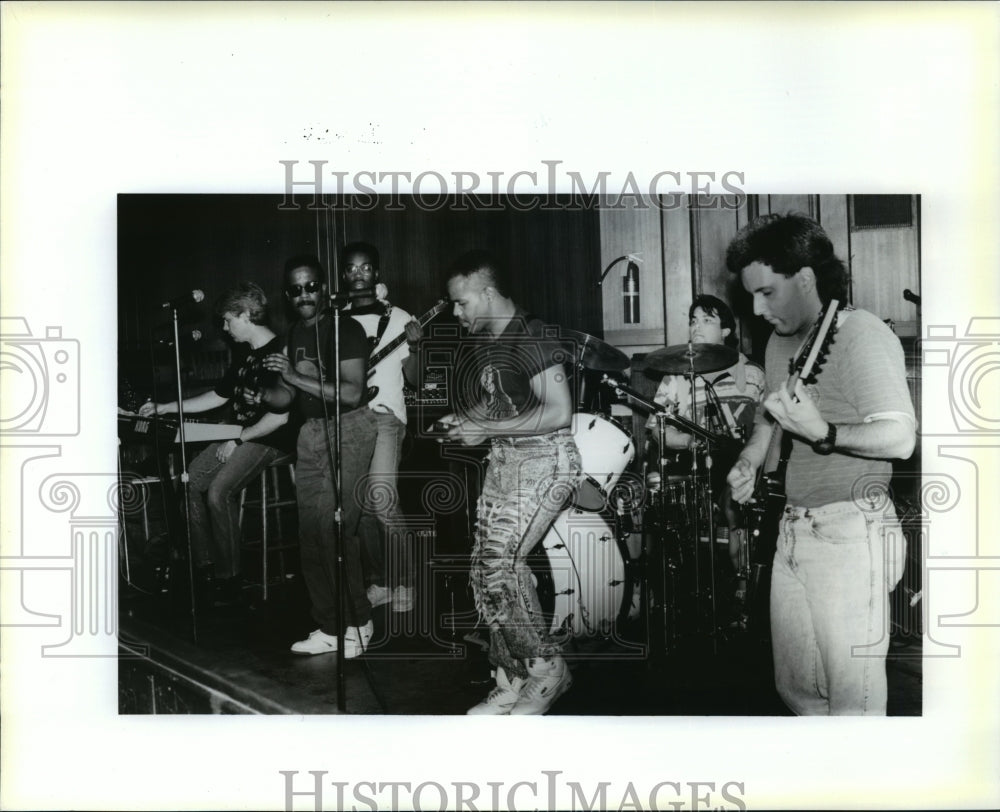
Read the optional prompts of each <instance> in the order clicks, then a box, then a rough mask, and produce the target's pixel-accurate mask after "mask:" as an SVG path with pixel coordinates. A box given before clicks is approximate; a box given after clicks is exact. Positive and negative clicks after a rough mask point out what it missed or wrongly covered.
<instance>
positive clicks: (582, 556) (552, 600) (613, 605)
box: [529, 508, 631, 637]
mask: <svg viewBox="0 0 1000 812" xmlns="http://www.w3.org/2000/svg"><path fill="white" fill-rule="evenodd" d="M541 547H542V548H543V551H544V556H542V555H540V554H539V553H538V552H537V551H538V548H537V547H536V548H535V550H536V552H535V553H533V554H532V555H531V556H529V565H531V567H532V570H533V571H534V575H535V579H536V581H537V585H538V599H539V602H540V603H541V605H542V611H543V612H544V613H545V614H546V616H549V615H551V616H552V622H551V625H550V631H551V632H552V633H556V632H559V631H560V630H562V631H563V632H565V633H569V634H570V635H572V636H574V637H582V636H588V635H597V634H608V633H609V632H610V631H611V626H612V624H613V623H614V621H615V620H616V619H617V618H618V616H619V615H620V614H621V612H622V609H623V603H624V600H625V562H624V560H623V558H622V554H621V551H620V550H619V547H618V542H617V540H616V539H615V534H614V533H613V532H612V530H611V528H610V527H608V525H607V523H606V522H605V521H604V520H603V519H602V518H601V517H600V515H598V514H595V513H586V512H584V511H581V510H577V509H574V508H570V509H568V510H564V511H563V512H562V513H560V514H559V516H558V518H557V519H556V520H555V521H554V522H553V523H552V527H551V528H549V532H548V533H547V534H546V536H545V538H543V539H542V541H541ZM629 597H631V596H629Z"/></svg>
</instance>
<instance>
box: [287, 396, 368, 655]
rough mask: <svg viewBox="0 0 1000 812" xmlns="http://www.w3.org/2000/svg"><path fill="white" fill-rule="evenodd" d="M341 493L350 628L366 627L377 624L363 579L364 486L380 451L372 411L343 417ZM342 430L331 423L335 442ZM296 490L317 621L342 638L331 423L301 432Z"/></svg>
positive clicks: (309, 425)
mask: <svg viewBox="0 0 1000 812" xmlns="http://www.w3.org/2000/svg"><path fill="white" fill-rule="evenodd" d="M341 430H342V434H341V438H342V440H341V448H340V452H341V457H340V464H341V477H342V479H341V483H342V484H341V489H342V492H343V494H344V506H343V508H344V509H343V514H342V522H343V525H342V531H343V532H342V539H343V548H344V549H343V556H344V570H345V574H344V580H345V583H344V585H343V586H344V588H345V589H346V590H347V594H346V601H345V605H346V607H347V612H346V613H347V617H346V624H344V625H347V626H363V625H364V624H366V623H367V622H368V621H369V620H370V619H371V606H370V605H369V603H368V597H367V596H366V595H365V588H364V580H363V578H362V576H361V544H360V542H359V541H358V536H357V531H358V520H359V519H360V518H361V499H362V497H363V496H364V494H363V493H362V492H361V488H360V487H359V484H361V479H362V477H364V475H365V474H366V473H367V472H368V466H369V464H370V463H371V458H372V449H373V448H374V446H375V417H374V415H372V413H371V412H370V411H368V409H363V408H362V409H355V410H353V411H351V412H348V413H347V414H344V415H342V416H341ZM335 431H336V425H335V423H334V421H330V437H331V438H332V437H333V436H334V433H335ZM295 490H296V492H297V498H298V508H299V547H300V551H301V557H302V578H303V580H305V582H306V589H308V591H309V600H310V602H311V604H312V616H313V619H314V620H315V621H316V622H317V623H318V624H319V627H320V629H322V630H323V632H325V633H326V634H331V635H339V634H340V629H338V628H337V625H338V624H337V590H336V588H335V583H336V582H335V580H334V578H335V573H336V571H337V551H336V545H335V543H334V518H335V512H336V508H337V498H336V493H335V492H334V487H333V477H332V475H331V472H330V453H329V452H328V451H327V432H326V421H324V420H322V419H310V420H307V421H306V422H305V423H304V424H303V425H302V428H301V429H300V430H299V440H298V462H297V463H296V465H295Z"/></svg>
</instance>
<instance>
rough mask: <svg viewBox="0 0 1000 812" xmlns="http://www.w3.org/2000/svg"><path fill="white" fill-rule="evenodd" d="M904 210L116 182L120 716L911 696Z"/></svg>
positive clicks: (784, 710)
mask: <svg viewBox="0 0 1000 812" xmlns="http://www.w3.org/2000/svg"><path fill="white" fill-rule="evenodd" d="M295 169H296V167H294V166H289V172H290V173H291V172H292V171H293V170H295ZM290 177H291V175H290ZM919 217H920V199H919V196H917V195H808V194H803V195H740V196H737V195H729V196H715V197H709V196H702V197H694V196H688V195H685V196H681V195H678V196H664V197H658V198H633V199H628V198H626V197H623V196H617V197H610V196H607V195H605V196H604V197H601V198H598V197H595V196H587V195H581V194H577V195H564V196H546V197H535V198H531V199H528V198H526V197H524V196H520V197H518V198H517V199H516V200H514V201H510V200H507V199H490V198H489V197H484V196H477V195H468V196H463V197H446V198H442V197H440V196H434V197H430V196H407V197H403V198H399V197H397V198H395V199H391V198H386V199H380V198H375V197H373V198H370V199H362V198H335V197H332V196H330V197H327V196H324V195H302V194H299V195H292V196H289V197H282V196H267V195H262V196H246V195H232V196H225V195H207V196H191V195H164V196H148V195H122V196H121V197H119V200H118V240H119V266H118V292H119V304H118V318H119V323H118V336H119V347H118V357H119V364H118V376H119V399H120V402H119V418H118V425H119V440H120V451H121V454H122V466H121V471H122V474H121V476H122V488H123V491H124V492H123V497H122V499H121V504H122V505H123V511H122V534H121V539H120V544H121V549H120V552H119V558H120V561H121V562H122V564H123V568H122V571H121V576H122V581H121V583H120V587H119V628H120V630H121V636H122V645H123V646H124V647H125V649H126V651H129V652H130V653H132V654H134V655H135V656H134V657H130V658H127V659H123V660H121V661H120V669H121V670H120V677H119V678H120V684H119V688H120V711H121V712H123V713H212V712H216V713H217V712H228V713H236V712H247V713H249V712H255V713H301V714H311V713H338V712H340V713H343V712H348V713H385V714H461V713H466V714H490V715H506V714H508V713H511V714H515V715H520V714H525V715H543V714H550V713H551V714H573V715H612V716H619V715H641V716H646V715H661V714H668V715H685V716H686V715H724V716H728V715H736V716H741V715H748V716H758V715H782V714H791V713H804V714H817V713H818V714H822V715H839V714H858V715H867V714H875V715H880V714H881V715H885V714H886V713H892V714H894V715H904V716H905V715H919V714H920V713H921V709H922V703H921V699H922V690H921V688H922V685H921V671H920V659H921V658H920V649H921V628H920V613H919V612H918V611H916V610H915V609H914V607H915V606H916V605H917V603H918V602H919V600H920V595H921V584H920V576H921V572H920V569H921V568H920V561H921V554H920V544H921V538H920V528H919V522H916V523H915V520H916V519H918V517H919V510H918V509H917V508H916V503H917V500H918V498H919V491H920V480H919V471H920V465H919V454H918V452H917V450H916V443H915V427H916V425H917V422H918V414H917V411H916V406H917V405H918V404H919V387H920V379H919V365H918V364H916V363H915V361H914V354H915V337H916V336H917V335H918V334H919V332H920V329H919V314H920V304H921V299H920V292H919V291H920V256H919V245H920V221H919ZM838 249H839V250H838ZM842 257H847V258H848V259H849V261H845V260H844V259H842ZM755 263H757V265H755ZM758 266H761V267H766V268H767V269H768V270H767V272H766V273H761V272H760V271H758ZM793 266H794V267H793ZM803 267H806V268H809V269H810V270H809V271H807V272H806V273H807V274H808V273H811V274H812V275H813V276H814V277H815V281H812V282H810V284H809V296H808V298H807V299H806V301H804V302H802V303H799V301H798V299H797V298H794V297H790V296H789V295H788V294H785V293H784V291H783V289H782V286H783V285H789V284H796V285H798V284H801V283H800V282H799V280H800V278H801V277H800V276H799V273H800V269H801V268H803ZM774 268H778V269H779V270H777V271H775V270H774ZM785 280H792V281H791V282H786V281H785ZM178 291H188V292H182V293H181V294H180V296H177V297H174V298H171V297H172V295H173V294H176V293H177V292H178ZM792 292H794V293H795V297H797V296H798V295H799V294H798V293H797V292H795V291H792ZM831 302H832V303H831ZM333 311H336V312H333ZM827 313H829V314H830V316H831V319H832V320H826V321H825V320H824V315H825V314H827ZM335 319H336V320H337V321H338V322H339V323H340V327H339V330H340V332H339V333H334V331H333V327H332V325H333V322H334V320H335ZM852 321H857V322H862V323H863V324H864V328H863V329H858V330H857V334H856V335H857V337H856V338H854V337H851V336H852V335H853V331H851V332H847V327H846V325H847V324H852ZM355 323H356V325H357V327H360V330H359V329H356V327H355ZM320 326H321V333H322V334H323V335H324V336H325V337H324V338H321V339H320V340H321V341H323V342H329V347H328V348H327V345H326V344H323V345H321V346H324V352H327V351H329V352H330V353H331V354H330V356H329V357H330V359H332V358H334V357H336V358H339V359H340V360H339V365H338V370H339V373H340V376H339V379H338V376H336V375H335V374H334V367H333V366H332V364H333V361H332V360H328V359H326V358H325V357H324V359H323V361H322V362H319V363H317V360H316V359H317V356H316V352H315V348H316V346H317V345H316V342H315V339H314V337H313V335H312V333H311V330H312V329H314V328H317V327H320ZM348 328H350V329H351V330H352V331H353V333H354V334H356V335H353V336H352V334H351V333H349V332H348ZM821 328H822V332H821ZM856 329H857V328H856ZM772 332H774V333H776V335H777V336H778V337H777V338H775V339H773V340H774V341H775V342H779V341H780V342H781V345H782V347H783V349H782V350H780V351H775V352H773V354H772V356H771V359H772V360H771V365H772V366H774V367H776V368H777V369H776V370H772V371H771V373H770V375H768V376H767V380H765V373H766V372H767V371H768V363H767V359H768V356H767V354H766V347H767V345H768V341H769V338H770V334H771V333H772ZM362 333H364V335H362ZM845 333H846V335H845ZM333 335H340V336H341V341H340V343H339V344H337V345H335V344H334V342H333V339H332V336H333ZM672 336H676V339H672V338H671V337H672ZM838 339H839V340H838ZM310 342H312V343H311V344H310ZM241 345H243V346H242V347H241ZM307 345H308V346H307ZM854 347H857V348H859V349H858V353H859V356H861V357H863V358H864V359H865V360H861V359H860V358H859V360H854V359H853V356H851V355H849V354H848V353H849V352H853V351H854V349H853V348H854ZM862 347H864V348H865V351H864V352H863V353H862V352H860V348H862ZM848 348H851V349H848ZM241 350H242V351H241ZM334 353H337V354H336V355H334ZM272 356H279V357H278V358H274V357H272ZM280 356H283V357H284V359H287V360H284V359H283V358H281V357H280ZM868 358H871V359H873V360H871V361H870V362H869V361H868V360H867V359H868ZM309 359H312V360H311V361H310V360H309ZM352 362H353V363H354V364H356V365H357V367H358V370H357V371H356V370H354V369H352V367H351V364H352ZM302 364H305V365H307V367H306V368H305V369H306V371H305V372H303V371H302V370H301V369H300V366H301V365H302ZM827 365H829V368H830V369H834V370H837V372H836V373H835V375H837V376H838V377H837V380H838V381H841V383H840V384H839V386H840V388H839V389H834V388H832V387H831V389H830V390H828V391H826V392H824V389H823V388H820V389H816V388H815V387H818V386H819V382H820V381H821V380H822V379H823V377H824V372H825V369H824V367H826V366H827ZM793 366H794V369H792V367H793ZM392 367H394V368H392ZM383 370H385V372H383ZM321 371H322V372H323V373H324V374H325V375H326V376H327V378H328V380H327V381H326V382H325V383H324V384H323V388H324V391H328V392H329V393H330V394H328V395H327V396H326V412H324V410H323V403H322V402H321V401H320V399H319V398H318V397H315V396H314V395H312V391H319V390H318V389H317V390H312V391H311V390H310V388H309V386H310V384H309V383H307V382H305V381H302V380H300V379H299V378H298V377H297V375H306V376H307V377H309V378H311V379H312V380H313V381H314V383H312V384H311V385H312V386H313V387H319V386H320V382H319V374H320V372H321ZM310 372H311V375H310ZM352 375H355V377H352ZM362 375H363V376H364V377H362ZM831 377H832V376H831ZM800 380H801V383H797V382H798V381H800ZM774 381H777V383H775V382H774ZM178 382H179V383H180V395H178V389H177V385H178ZM862 382H864V383H863V384H862ZM692 384H693V386H694V390H692ZM797 386H804V387H813V388H812V389H806V390H805V391H807V392H812V393H813V394H810V395H809V397H810V399H812V400H814V401H817V402H819V403H823V404H825V403H830V406H829V408H831V409H834V408H836V409H839V410H840V411H839V412H833V413H831V415H830V416H828V417H822V416H819V417H816V416H812V415H810V419H812V420H813V421H814V422H815V426H814V425H811V424H809V425H807V427H806V428H799V426H798V424H791V425H789V426H782V425H781V424H780V423H779V422H778V421H777V418H776V417H774V416H773V415H774V414H775V412H777V411H779V410H780V408H781V407H780V406H779V405H778V403H779V402H780V400H775V401H773V402H772V403H771V404H770V405H769V406H767V405H765V403H767V397H768V396H770V395H772V394H773V395H774V396H775V398H778V399H780V394H779V393H780V392H781V391H782V390H783V389H784V390H785V391H786V394H787V395H788V396H790V397H791V398H792V399H793V401H794V398H795V396H796V392H797V391H798V390H797ZM692 391H694V392H695V393H696V394H695V396H694V398H692V395H691V393H692ZM876 393H877V394H876ZM692 400H693V401H694V402H695V404H696V408H695V410H694V412H692V409H691V403H692ZM834 403H836V404H837V406H836V407H834V406H833V404H834ZM337 405H339V407H340V409H339V412H338V410H337V409H336V406H337ZM833 414H838V415H842V416H840V417H838V418H837V419H838V420H841V421H843V422H842V424H841V426H838V427H837V428H833V429H830V428H828V426H829V425H830V424H834V425H836V423H835V420H834V418H833V416H832V415H833ZM820 415H822V410H820ZM856 415H860V416H861V417H862V418H863V419H862V420H858V421H857V424H864V423H868V424H869V425H871V426H872V428H873V429H878V431H877V434H878V435H879V438H878V439H871V440H867V439H866V440H860V441H855V442H857V443H858V445H857V446H856V447H854V448H852V446H851V445H850V443H851V441H850V440H846V441H845V440H844V438H843V435H844V434H848V435H849V434H850V432H852V431H861V432H864V431H866V429H864V428H857V429H855V428H844V427H843V425H844V424H847V425H851V424H852V422H851V421H852V419H855V416H856ZM798 419H800V420H801V419H803V418H798ZM883 421H887V422H884V424H883ZM338 426H339V432H338ZM182 428H183V431H182V430H181V429H182ZM795 429H798V432H797V431H795ZM780 430H787V431H788V432H789V433H790V435H791V439H792V440H794V442H793V443H792V444H791V447H790V450H789V451H787V452H785V453H786V455H787V456H782V454H780V453H775V454H774V455H773V459H769V458H765V457H764V456H763V454H764V452H766V451H767V447H768V445H769V442H768V441H769V440H770V438H769V437H768V438H765V439H764V440H762V439H761V438H760V433H761V432H764V433H767V434H772V433H773V434H777V433H778V431H780ZM803 431H804V432H806V434H805V435H804V436H803V435H802V434H801V433H799V432H803ZM835 432H839V433H840V435H841V439H840V440H839V441H838V442H839V443H840V445H838V444H837V442H835V443H833V444H832V446H831V447H827V446H826V445H824V444H825V443H826V441H827V436H828V434H831V433H835ZM883 434H884V437H883V436H882V435H883ZM182 441H183V448H181V442H182ZM780 442H781V441H780V439H779V440H775V441H771V444H773V446H774V449H775V452H776V451H777V450H778V449H779V447H780ZM869 442H870V443H871V445H869V444H868V443H869ZM757 444H759V445H760V448H761V449H762V452H761V454H762V456H760V458H759V459H758V457H756V456H755V455H754V454H755V452H754V448H755V446H756V445H757ZM519 450H520V454H518V451H519ZM557 452H558V453H557ZM515 455H517V456H515ZM553 455H555V456H553ZM560 455H564V456H565V459H562V458H561V456H560ZM508 456H512V457H513V460H508V459H507V457H508ZM841 457H846V459H844V460H841V459H840V458H841ZM782 459H784V463H783V464H782V462H781V461H782ZM307 460H308V461H307ZM514 460H516V462H515V461H514ZM744 460H745V461H746V463H747V464H748V465H753V468H754V469H756V472H754V477H753V479H754V480H756V481H754V482H752V483H751V485H750V491H751V492H752V494H753V495H751V496H747V495H746V494H742V493H739V492H738V491H737V488H738V487H740V485H741V484H742V483H740V482H739V481H736V480H735V477H736V476H737V474H736V473H733V471H734V469H735V470H737V471H738V470H739V466H741V465H742V463H743V461H744ZM800 460H801V462H800ZM543 463H544V465H545V466H548V467H545V468H544V469H543V470H541V471H539V470H537V469H538V467H539V466H540V465H543ZM838 464H839V467H843V468H844V472H843V474H841V475H836V474H834V471H835V470H836V468H837V467H838ZM310 466H318V467H319V470H316V471H312V470H310ZM331 471H332V472H334V474H331V473H330V472H331ZM757 473H759V476H757ZM837 479H839V480H840V481H839V482H837V484H836V485H834V482H835V481H836V480H837ZM303 480H305V485H306V489H307V496H305V497H302V496H300V495H299V491H300V490H301V488H302V486H303ZM734 482H735V487H734ZM185 483H186V485H185ZM789 489H791V491H792V493H793V496H792V497H791V498H790V499H789V498H787V492H788V490H789ZM796 491H798V493H797V494H796ZM338 504H343V505H344V508H343V511H342V515H341V516H339V517H338V515H337V511H336V507H337V505H338ZM851 505H854V506H855V508H856V511H855V512H854V513H850V512H849V513H848V515H850V516H854V518H851V519H848V518H843V519H842V521H843V523H844V524H845V525H846V528H841V529H831V527H830V525H827V527H826V528H823V526H822V516H823V515H824V513H826V514H828V515H831V516H832V515H835V514H836V513H838V512H844V511H846V510H847V509H848V508H849V507H850V506H851ZM831 506H832V507H831ZM799 513H801V518H802V520H803V521H802V522H801V524H800V525H799V527H798V528H797V529H796V528H795V523H797V522H798V519H799ZM900 516H901V517H902V518H900ZM782 517H785V519H784V523H783V524H782V527H781V528H780V529H781V533H780V534H779V523H780V521H781V519H782ZM816 517H819V518H816ZM793 519H794V520H795V522H793ZM817 525H818V527H817ZM852 525H853V527H852ZM807 528H808V530H807ZM859 531H860V532H859ZM807 532H808V533H809V534H815V535H816V539H814V540H813V544H818V549H819V550H822V549H823V548H824V547H828V545H834V546H833V547H832V548H831V547H828V549H834V550H836V553H835V555H836V556H838V559H836V560H831V561H826V560H823V559H822V558H821V559H820V561H819V562H817V564H816V566H817V572H823V573H826V572H829V573H830V575H829V578H830V579H831V580H829V581H821V580H819V576H818V575H817V574H813V575H812V577H810V576H809V575H808V574H807V572H802V571H800V568H801V569H803V570H804V569H805V567H807V566H808V561H809V559H808V557H806V555H805V550H806V548H805V547H804V546H803V544H802V542H803V537H806V538H809V536H806V533H807ZM852 533H853V534H854V536H852V535H851V534H852ZM710 539H711V543H710V542H709V540H710ZM779 539H780V541H779ZM834 540H835V541H834ZM848 545H850V547H848ZM779 546H780V547H781V549H782V550H783V554H784V555H785V566H784V567H783V568H782V569H781V577H783V578H786V579H787V582H782V583H783V586H782V591H781V593H779V592H778V590H773V591H774V593H775V594H774V596H773V597H772V584H773V581H772V575H773V574H774V570H775V566H774V562H775V551H776V549H778V548H779ZM846 549H854V550H855V551H856V553H857V554H858V558H859V560H858V561H850V560H849V559H844V560H840V558H839V557H840V556H842V555H843V552H844V551H845V550H846ZM341 558H342V559H343V563H344V566H343V569H339V568H338V561H339V560H340V559H341ZM838 568H839V570H840V571H839V572H838V571H836V570H837V569H838ZM824 577H825V576H824ZM821 584H822V585H821ZM871 584H877V585H879V588H878V589H875V590H873V588H872V586H871ZM779 594H780V595H784V596H785V597H784V598H779ZM341 596H342V597H341ZM341 600H342V603H341V602H339V601H341ZM772 600H773V601H778V600H786V601H788V602H789V606H788V608H787V609H786V608H781V604H778V603H775V604H773V605H772V603H771V602H772ZM796 602H798V604H797V605H796ZM859 606H860V608H858V607H859ZM338 612H341V613H343V614H341V615H338ZM772 612H778V616H776V617H775V616H773V615H772ZM339 618H343V619H342V620H340V619H339ZM792 619H795V622H794V623H793V622H792ZM317 624H318V626H317ZM508 624H509V626H510V628H508ZM775 624H778V625H777V627H775ZM852 624H855V625H853V626H852ZM858 624H860V625H858ZM827 635H833V637H834V640H835V641H836V642H833V641H829V642H828V641H827V640H826V639H825V638H826V636H827ZM774 636H776V638H775V637H774ZM340 640H343V641H344V644H343V651H342V652H341V651H340V650H339V649H340ZM838 647H839V648H842V649H843V650H844V657H843V660H844V661H843V663H838V664H836V665H835V663H837V660H838V655H837V651H838ZM849 650H850V651H856V652H857V653H854V654H851V653H849ZM341 654H342V657H341V656H340V655H341ZM326 655H330V656H326ZM852 666H855V667H856V670H857V671H858V673H853V671H854V670H855V668H854V667H852ZM799 669H806V671H805V674H803V675H802V676H801V677H798V676H797V672H798V670H799ZM536 671H537V673H536ZM776 678H777V680H776ZM796 679H800V680H803V681H805V682H806V683H807V687H805V686H796V685H795V680H796ZM890 688H891V690H890ZM480 694H481V695H482V696H479V695H480Z"/></svg>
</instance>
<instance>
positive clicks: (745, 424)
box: [646, 354, 764, 438]
mask: <svg viewBox="0 0 1000 812" xmlns="http://www.w3.org/2000/svg"><path fill="white" fill-rule="evenodd" d="M706 381H707V382H708V383H709V384H711V386H712V389H713V390H714V391H715V394H716V395H717V396H718V400H719V403H718V406H719V409H721V412H722V413H721V414H717V413H716V411H717V410H709V411H710V412H711V415H710V418H711V419H710V420H709V419H707V418H706V409H705V405H706V401H707V398H706V395H705V382H706ZM763 396H764V370H763V369H761V368H760V367H759V366H757V365H756V364H753V363H751V362H750V361H748V360H747V358H746V356H744V355H742V354H741V355H740V359H739V361H738V362H737V363H736V364H733V366H731V367H729V369H724V370H719V371H717V372H706V373H704V374H702V375H697V376H695V398H694V401H695V409H696V416H695V417H694V418H692V416H691V381H690V379H688V378H686V377H684V376H683V375H666V376H664V378H663V380H662V381H660V385H659V387H658V388H657V390H656V395H654V397H653V400H654V401H655V402H656V403H658V404H660V405H661V406H669V405H671V404H675V403H676V404H677V409H678V413H679V414H680V415H681V417H686V418H688V419H689V420H692V419H694V420H695V421H696V422H697V423H698V424H699V425H702V426H704V425H709V424H713V425H714V426H715V428H716V430H717V431H719V432H720V433H724V434H727V435H732V436H735V435H736V434H739V435H740V436H741V437H743V438H747V437H749V436H750V432H751V430H752V429H753V422H754V416H755V415H756V412H757V406H758V404H759V403H760V401H761V400H762V399H763ZM655 425H656V421H655V419H654V418H653V417H650V418H649V420H648V421H647V422H646V427H647V428H650V429H651V428H653V427H654V426H655Z"/></svg>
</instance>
